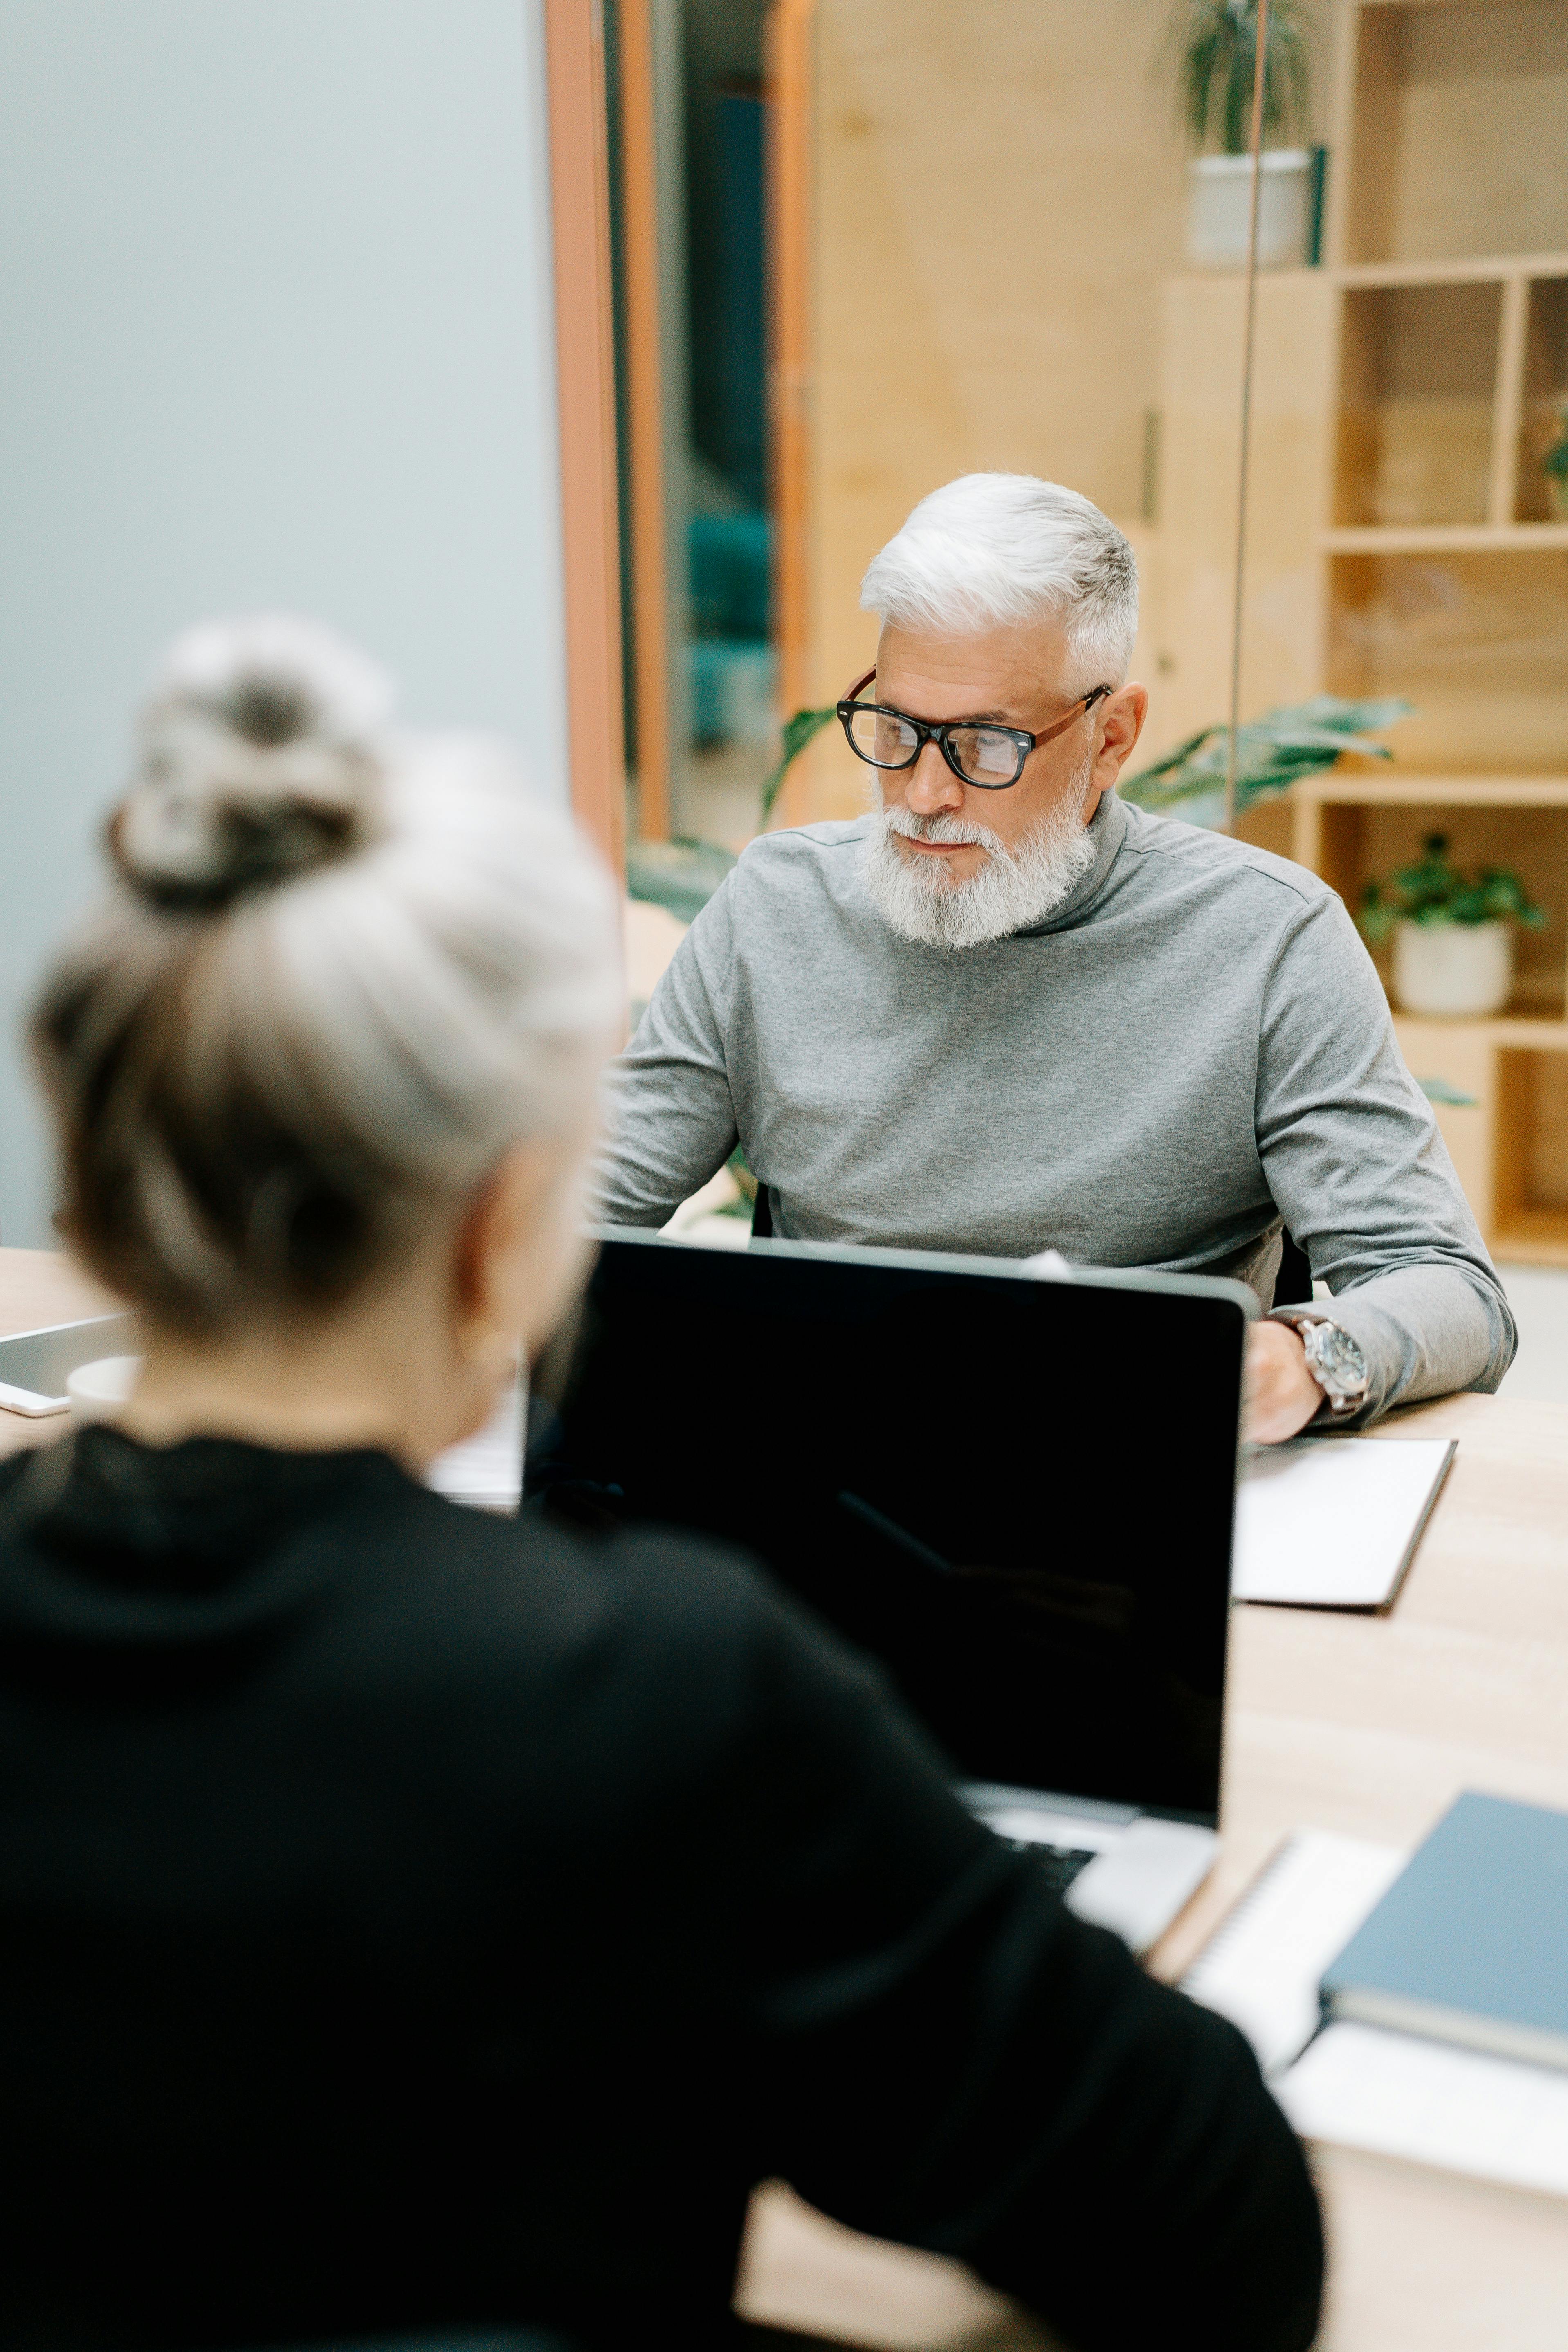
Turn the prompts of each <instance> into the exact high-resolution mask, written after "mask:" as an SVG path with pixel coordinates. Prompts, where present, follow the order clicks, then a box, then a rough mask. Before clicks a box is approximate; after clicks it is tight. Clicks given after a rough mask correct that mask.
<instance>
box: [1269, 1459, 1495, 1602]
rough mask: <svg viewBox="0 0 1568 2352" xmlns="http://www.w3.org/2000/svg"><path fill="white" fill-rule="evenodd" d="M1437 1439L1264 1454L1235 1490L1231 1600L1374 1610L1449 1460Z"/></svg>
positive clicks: (1393, 1581)
mask: <svg viewBox="0 0 1568 2352" xmlns="http://www.w3.org/2000/svg"><path fill="white" fill-rule="evenodd" d="M1452 1454H1453V1447H1452V1445H1451V1444H1450V1443H1449V1442H1448V1441H1447V1440H1446V1439H1444V1438H1440V1437H1409V1438H1375V1439H1374V1438H1370V1437H1308V1438H1296V1439H1293V1440H1292V1441H1291V1442H1290V1444H1287V1445H1263V1446H1259V1447H1258V1450H1257V1451H1256V1453H1254V1454H1251V1455H1250V1456H1249V1457H1248V1458H1247V1460H1246V1461H1245V1462H1244V1463H1243V1465H1242V1474H1241V1479H1240V1482H1239V1484H1238V1486H1237V1491H1236V1544H1235V1550H1234V1554H1233V1558H1232V1565H1231V1587H1230V1589H1231V1592H1232V1594H1233V1596H1234V1597H1235V1599H1237V1601H1295V1602H1299V1603H1302V1604H1305V1605H1306V1606H1308V1607H1311V1608H1318V1609H1377V1608H1381V1607H1382V1606H1383V1604H1384V1602H1385V1601H1388V1600H1389V1599H1390V1598H1391V1596H1392V1595H1393V1593H1394V1591H1395V1590H1396V1588H1397V1586H1398V1583H1399V1579H1400V1575H1401V1573H1402V1571H1403V1570H1404V1568H1405V1564H1406V1562H1407V1561H1408V1559H1409V1558H1410V1554H1411V1552H1412V1550H1413V1549H1414V1548H1415V1542H1416V1540H1417V1538H1418V1537H1419V1535H1420V1532H1421V1528H1422V1526H1423V1524H1424V1522H1425V1519H1426V1514H1427V1512H1428V1510H1429V1509H1430V1508H1431V1507H1432V1502H1433V1498H1434V1496H1435V1495H1436V1490H1437V1488H1438V1487H1439V1486H1440V1485H1441V1483H1442V1479H1443V1475H1444V1473H1445V1471H1446V1469H1447V1464H1448V1462H1449V1460H1450V1459H1451V1458H1452Z"/></svg>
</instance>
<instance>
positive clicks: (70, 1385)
mask: <svg viewBox="0 0 1568 2352" xmlns="http://www.w3.org/2000/svg"><path fill="white" fill-rule="evenodd" d="M142 1361H143V1359H142V1357H140V1356H100V1358H99V1360H98V1361H97V1362H96V1363H95V1364H79V1365H78V1366H77V1368H76V1370H75V1371H74V1372H68V1373H67V1375H66V1394H67V1396H68V1397H69V1399H70V1416H71V1419H72V1421H74V1422H75V1423H76V1424H77V1426H78V1428H80V1427H82V1426H83V1424H84V1423H87V1422H89V1421H113V1420H115V1419H117V1418H118V1416H119V1412H120V1408H121V1405H122V1404H123V1403H124V1402H125V1400H126V1398H127V1397H128V1396H129V1395H130V1394H131V1391H132V1389H133V1388H134V1387H135V1385H136V1383H137V1381H138V1380H139V1379H140V1378H141V1374H142Z"/></svg>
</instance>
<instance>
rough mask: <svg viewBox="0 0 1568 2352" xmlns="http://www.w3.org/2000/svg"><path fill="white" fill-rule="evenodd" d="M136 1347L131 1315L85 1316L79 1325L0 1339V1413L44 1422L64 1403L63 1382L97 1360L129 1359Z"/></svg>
mask: <svg viewBox="0 0 1568 2352" xmlns="http://www.w3.org/2000/svg"><path fill="white" fill-rule="evenodd" d="M135 1345H136V1318H135V1317H134V1316H133V1315H89V1316H87V1317H85V1318H83V1319H82V1320H81V1321H80V1322H79V1323H51V1324H48V1325H47V1326H46V1327H45V1328H43V1329H42V1330H38V1331H16V1332H13V1333H12V1335H11V1337H10V1338H9V1339H0V1410H4V1411H5V1412H19V1413H24V1414H26V1417H27V1418H28V1420H30V1421H43V1420H47V1419H48V1418H49V1417H50V1416H51V1415H52V1414H55V1413H60V1412H65V1411H66V1410H67V1408H68V1405H69V1403H70V1399H69V1398H68V1396H67V1394H66V1381H68V1378H69V1377H70V1375H71V1373H72V1372H77V1371H79V1370H81V1368H82V1366H83V1365H84V1364H92V1363H96V1362H97V1361H98V1359H99V1358H100V1356H124V1355H129V1354H130V1353H131V1351H132V1349H133V1348H134V1347H135Z"/></svg>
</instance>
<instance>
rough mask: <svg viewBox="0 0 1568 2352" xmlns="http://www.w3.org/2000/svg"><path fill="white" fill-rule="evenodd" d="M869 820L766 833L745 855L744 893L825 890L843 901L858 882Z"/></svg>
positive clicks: (739, 870)
mask: <svg viewBox="0 0 1568 2352" xmlns="http://www.w3.org/2000/svg"><path fill="white" fill-rule="evenodd" d="M870 823H871V820H870V818H869V817H868V816H858V817H847V818H833V819H829V820H828V821H826V822H825V823H823V824H800V825H791V826H789V827H787V828H786V829H785V830H784V831H782V832H778V833H761V834H759V835H757V837H756V839H755V841H751V842H748V843H747V845H746V846H745V848H744V849H743V850H742V852H741V858H740V863H739V865H738V866H736V868H735V883H736V886H737V887H738V888H739V889H740V890H741V891H742V894H749V893H751V892H752V891H757V892H761V893H764V894H767V895H770V896H771V895H773V894H775V893H785V894H790V895H797V894H799V893H801V892H811V891H821V892H825V893H826V894H827V895H828V896H829V897H833V898H837V897H838V896H839V895H841V893H842V892H843V891H844V890H845V889H846V888H847V887H849V886H850V884H851V883H852V881H853V879H854V877H855V874H856V870H857V867H858V863H859V860H858V856H857V854H856V853H857V852H858V848H859V846H860V844H861V843H862V842H863V841H864V840H865V838H866V835H867V833H868V830H869V827H870Z"/></svg>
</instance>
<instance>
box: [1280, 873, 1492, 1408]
mask: <svg viewBox="0 0 1568 2352" xmlns="http://www.w3.org/2000/svg"><path fill="white" fill-rule="evenodd" d="M1257 1132H1258V1152H1259V1155H1260V1157H1261V1160H1262V1163H1263V1169H1264V1173H1265V1175H1266V1177H1267V1179H1268V1188H1269V1191H1270V1192H1271V1193H1272V1194H1273V1196H1274V1200H1275V1202H1276V1204H1277V1206H1278V1207H1279V1211H1280V1213H1281V1214H1282V1215H1283V1217H1284V1220H1285V1223H1286V1225H1287V1226H1288V1227H1289V1231H1290V1233H1291V1234H1293V1235H1294V1237H1295V1239H1296V1241H1297V1242H1298V1243H1299V1244H1300V1247H1301V1248H1303V1249H1304V1250H1305V1251H1306V1253H1307V1255H1308V1257H1309V1258H1310V1261H1311V1267H1312V1274H1313V1276H1314V1278H1315V1279H1317V1280H1319V1281H1322V1282H1325V1283H1326V1284H1327V1285H1328V1286H1329V1289H1330V1290H1331V1292H1332V1294H1333V1298H1334V1308H1333V1314H1334V1320H1335V1321H1336V1322H1337V1323H1339V1324H1341V1325H1342V1327H1343V1328H1344V1329H1345V1330H1346V1331H1348V1332H1349V1333H1350V1335H1351V1337H1352V1339H1355V1340H1356V1341H1357V1343H1358V1344H1359V1346H1360V1348H1361V1349H1362V1352H1363V1355H1364V1356H1365V1358H1366V1361H1367V1369H1368V1370H1369V1372H1370V1374H1371V1376H1372V1386H1371V1389H1370V1391H1369V1393H1368V1397H1367V1401H1366V1404H1365V1406H1364V1407H1363V1410H1362V1412H1360V1413H1359V1414H1358V1415H1356V1416H1354V1418H1353V1420H1352V1422H1351V1423H1348V1424H1347V1425H1350V1426H1355V1425H1358V1424H1363V1423H1366V1422H1369V1421H1372V1420H1374V1419H1375V1418H1376V1417H1377V1416H1378V1415H1379V1414H1380V1413H1383V1412H1386V1411H1387V1409H1388V1408H1389V1406H1390V1405H1394V1404H1407V1403H1412V1402H1415V1400H1416V1399H1417V1398H1420V1397H1427V1396H1441V1395H1445V1394H1447V1393H1448V1392H1449V1391H1452V1390H1455V1389H1482V1390H1493V1389H1495V1388H1496V1387H1497V1385H1498V1383H1499V1381H1500V1380H1501V1378H1502V1376H1503V1374H1504V1372H1505V1371H1506V1370H1508V1368H1509V1365H1510V1363H1511V1361H1512V1360H1513V1353H1514V1348H1515V1344H1516V1339H1515V1333H1514V1326H1513V1318H1512V1316H1511V1315H1510V1311H1509V1307H1508V1301H1507V1299H1506V1298H1505V1297H1504V1296H1503V1292H1502V1287H1501V1285H1500V1283H1499V1281H1498V1278H1497V1275H1496V1272H1495V1271H1494V1269H1493V1266H1492V1263H1491V1260H1490V1258H1489V1256H1488V1255H1487V1251H1486V1245H1485V1244H1484V1243H1483V1242H1482V1240H1481V1236H1480V1234H1479V1230H1478V1228H1477V1225H1476V1221H1475V1219H1474V1217H1473V1216H1472V1215H1471V1213H1470V1210H1469V1205H1468V1202H1467V1201H1466V1199H1465V1196H1464V1193H1463V1192H1462V1191H1461V1190H1460V1187H1459V1181H1458V1177H1457V1176H1456V1175H1455V1173H1454V1168H1453V1162H1452V1161H1451V1160H1449V1158H1448V1154H1447V1148H1446V1146H1445V1145H1444V1142H1443V1139H1442V1137H1441V1135H1440V1134H1439V1133H1438V1131H1437V1123H1436V1118H1434V1117H1433V1114H1432V1108H1431V1105H1430V1104H1429V1103H1428V1102H1427V1100H1426V1097H1425V1096H1424V1095H1423V1094H1422V1092H1421V1089H1420V1088H1419V1087H1417V1086H1416V1084H1415V1080H1414V1079H1413V1078H1412V1076H1410V1073H1409V1072H1408V1070H1407V1069H1406V1068H1405V1063H1404V1060H1403V1057H1402V1056H1401V1054H1400V1051H1399V1046H1398V1043H1397V1041H1396V1039H1395V1037H1394V1024H1393V1022H1392V1020H1391V1018H1390V1015H1389V1011H1388V1004H1387V1001H1386V999H1385V998H1384V992H1383V988H1382V985H1381V983H1380V982H1379V980H1378V977H1377V973H1376V971H1375V970H1374V969H1373V963H1372V960H1371V958H1370V957H1369V956H1368V955H1367V952H1366V950H1365V949H1364V948H1363V945H1362V943H1361V940H1360V939H1359V938H1358V937H1357V935H1356V932H1355V929H1354V927H1353V926H1352V923H1351V920H1350V918H1349V917H1348V916H1347V914H1346V913H1345V910H1344V908H1343V907H1342V905H1341V903H1340V901H1339V900H1338V899H1337V898H1320V899H1318V900H1316V901H1315V902H1314V903H1312V904H1311V905H1310V906H1308V907H1305V908H1303V909H1302V911H1301V914H1300V919H1298V921H1297V922H1296V923H1295V924H1294V925H1293V926H1292V928H1291V929H1290V930H1289V933H1288V935H1287V937H1286V938H1285V940H1284V941H1283V942H1282V944H1281V946H1280V949H1279V953H1278V954H1277V956H1276V957H1275V960H1274V964H1273V968H1272V970H1271V971H1270V973H1269V977H1268V986H1267V990H1266V993H1265V1000H1264V1009H1263V1026H1262V1034H1261V1037H1260V1040H1259V1050H1258V1101H1257Z"/></svg>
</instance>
